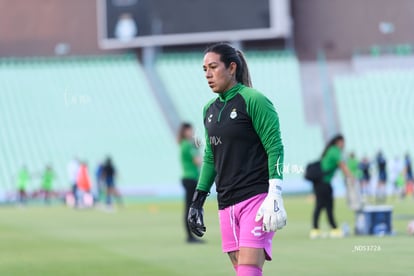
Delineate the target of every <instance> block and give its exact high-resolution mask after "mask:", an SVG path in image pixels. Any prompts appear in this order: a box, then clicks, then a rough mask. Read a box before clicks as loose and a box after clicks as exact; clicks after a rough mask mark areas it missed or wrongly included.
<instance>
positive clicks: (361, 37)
mask: <svg viewBox="0 0 414 276" xmlns="http://www.w3.org/2000/svg"><path fill="white" fill-rule="evenodd" d="M292 12H293V17H294V22H295V23H294V33H295V45H296V49H297V52H298V54H299V57H300V58H301V59H302V60H303V59H307V60H310V59H316V58H317V51H318V49H323V50H324V51H325V53H326V56H327V57H328V58H329V59H348V58H350V57H351V56H352V54H353V52H354V50H356V49H360V48H369V47H370V46H371V45H373V44H379V45H391V44H399V43H411V44H413V43H414V33H413V26H414V1H413V0H392V1H391V0H292ZM381 22H388V23H392V24H393V25H394V31H393V32H392V33H388V34H384V33H382V32H381V31H380V29H379V24H380V23H381ZM385 27H386V26H385Z"/></svg>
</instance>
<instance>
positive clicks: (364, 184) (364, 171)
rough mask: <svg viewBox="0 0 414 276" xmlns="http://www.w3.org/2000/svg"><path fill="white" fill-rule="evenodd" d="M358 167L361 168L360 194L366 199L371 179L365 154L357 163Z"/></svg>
mask: <svg viewBox="0 0 414 276" xmlns="http://www.w3.org/2000/svg"><path fill="white" fill-rule="evenodd" d="M359 169H360V170H361V178H360V186H361V194H362V197H363V198H365V199H366V198H367V197H368V196H369V195H370V191H369V189H370V181H371V172H370V162H369V160H368V158H367V157H366V156H365V157H364V158H362V160H361V163H359Z"/></svg>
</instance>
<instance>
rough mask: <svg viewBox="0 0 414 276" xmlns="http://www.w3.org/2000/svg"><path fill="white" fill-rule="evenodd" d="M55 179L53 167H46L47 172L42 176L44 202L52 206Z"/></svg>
mask: <svg viewBox="0 0 414 276" xmlns="http://www.w3.org/2000/svg"><path fill="white" fill-rule="evenodd" d="M54 179H55V173H54V171H53V169H52V166H50V165H48V166H46V169H45V171H44V172H43V175H42V183H41V190H42V193H43V195H44V200H45V203H46V204H50V197H51V196H52V192H53V181H54Z"/></svg>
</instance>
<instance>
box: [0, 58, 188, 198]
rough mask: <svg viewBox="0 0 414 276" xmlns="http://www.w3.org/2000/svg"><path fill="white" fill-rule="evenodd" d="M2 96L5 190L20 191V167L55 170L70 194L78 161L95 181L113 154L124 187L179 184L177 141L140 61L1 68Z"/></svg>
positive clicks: (0, 179) (46, 61) (22, 62)
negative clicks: (71, 166)
mask: <svg viewBox="0 0 414 276" xmlns="http://www.w3.org/2000/svg"><path fill="white" fill-rule="evenodd" d="M0 90H1V91H2V93H0V121H1V125H2V131H1V134H0V137H1V138H0V144H1V148H2V149H4V150H3V151H2V158H1V161H0V187H3V188H5V189H7V190H11V189H14V185H15V183H14V182H15V177H14V175H15V174H16V173H17V171H18V170H19V168H20V167H21V165H22V164H26V165H27V166H28V168H29V170H30V171H31V172H36V173H40V172H41V171H42V170H43V169H44V167H45V166H46V164H49V163H50V164H52V165H53V167H54V169H55V170H56V172H57V174H58V179H57V182H56V188H57V189H68V188H69V183H68V179H67V175H66V166H67V163H68V162H69V160H70V159H71V158H72V157H73V156H74V155H77V156H79V158H81V159H82V160H85V161H87V162H88V164H89V170H90V176H91V178H92V179H94V172H95V170H96V166H97V165H98V162H99V161H101V160H102V159H104V158H105V157H106V155H107V154H110V155H111V156H112V157H113V159H114V163H115V165H116V167H117V168H118V170H119V184H120V186H121V187H122V186H125V187H126V186H135V187H136V186H139V185H164V184H169V183H171V182H177V181H178V180H179V172H180V169H179V164H178V162H177V158H178V157H177V145H176V143H175V137H174V135H173V134H172V132H171V131H170V128H169V126H168V125H167V123H166V120H165V117H164V114H163V111H162V110H161V109H160V107H159V105H158V103H157V102H156V100H155V97H154V95H153V94H152V90H151V88H150V85H149V83H148V81H147V79H146V76H145V75H144V72H143V69H142V68H141V65H140V64H139V63H138V62H137V60H136V58H135V57H134V56H131V55H126V56H109V57H70V58H30V59H4V60H0ZM165 164H168V165H165ZM160 172H162V173H160ZM38 186H39V181H38V180H37V179H36V180H34V181H33V182H32V187H31V188H33V189H34V188H38Z"/></svg>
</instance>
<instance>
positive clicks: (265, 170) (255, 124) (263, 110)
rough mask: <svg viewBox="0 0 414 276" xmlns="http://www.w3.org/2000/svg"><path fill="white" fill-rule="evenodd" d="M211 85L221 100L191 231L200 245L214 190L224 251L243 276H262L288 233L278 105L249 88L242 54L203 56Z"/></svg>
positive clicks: (225, 47) (209, 126)
mask: <svg viewBox="0 0 414 276" xmlns="http://www.w3.org/2000/svg"><path fill="white" fill-rule="evenodd" d="M204 54H205V55H204V64H203V69H204V72H205V77H206V79H207V83H208V85H209V87H210V88H211V90H212V91H213V92H214V93H217V97H216V98H214V99H212V100H211V101H210V102H209V103H208V104H207V105H206V106H205V107H204V110H203V114H204V126H205V137H206V146H205V154H204V158H203V165H202V169H201V172H200V178H199V180H198V184H197V187H196V192H195V193H194V196H193V202H192V204H191V207H190V210H189V214H188V223H189V225H190V228H191V230H192V232H193V233H194V234H196V235H197V236H199V237H201V236H203V235H204V233H205V231H206V228H205V226H204V220H203V214H204V210H203V205H204V202H205V200H206V198H207V196H208V194H209V192H210V189H211V186H212V185H213V182H215V184H216V190H217V200H218V208H219V221H220V229H221V237H222V249H223V252H225V253H227V254H228V255H229V257H230V261H231V263H232V265H233V267H234V269H235V271H236V273H237V275H238V276H247V275H249V276H259V275H262V268H263V265H264V263H265V261H266V260H271V259H272V243H271V241H272V239H273V236H274V232H275V231H276V230H278V229H282V228H283V227H284V226H285V225H286V220H287V214H286V211H285V208H284V206H283V199H282V182H283V181H282V179H283V174H282V173H283V155H284V151H283V144H282V139H281V134H280V126H279V118H278V114H277V113H276V110H275V108H274V106H273V104H272V103H271V102H270V101H269V99H267V98H266V97H265V96H264V95H263V94H262V93H260V92H259V91H257V90H255V89H253V88H251V87H252V84H251V81H250V74H249V70H248V67H247V63H246V60H245V58H244V55H243V53H242V52H241V51H240V50H237V49H235V48H234V47H232V46H231V45H229V44H226V43H218V44H214V45H212V46H210V47H208V48H207V50H206V51H205V52H204Z"/></svg>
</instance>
